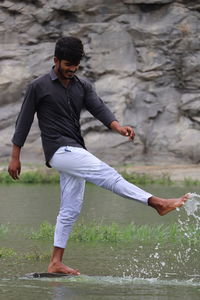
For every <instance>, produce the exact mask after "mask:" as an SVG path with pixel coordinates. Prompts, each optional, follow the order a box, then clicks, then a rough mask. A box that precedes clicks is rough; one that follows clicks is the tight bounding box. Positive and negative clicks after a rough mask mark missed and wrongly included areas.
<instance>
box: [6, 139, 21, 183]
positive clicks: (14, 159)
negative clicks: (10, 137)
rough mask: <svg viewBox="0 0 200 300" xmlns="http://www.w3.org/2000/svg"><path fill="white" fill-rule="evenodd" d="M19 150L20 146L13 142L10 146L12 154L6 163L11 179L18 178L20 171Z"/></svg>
mask: <svg viewBox="0 0 200 300" xmlns="http://www.w3.org/2000/svg"><path fill="white" fill-rule="evenodd" d="M20 151H21V148H20V147H19V146H17V145H15V144H13V148H12V156H11V160H10V163H9V165H8V173H9V175H10V176H11V177H12V178H13V179H15V180H16V179H19V175H20V173H21V163H20V159H19V157H20Z"/></svg>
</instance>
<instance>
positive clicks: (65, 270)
mask: <svg viewBox="0 0 200 300" xmlns="http://www.w3.org/2000/svg"><path fill="white" fill-rule="evenodd" d="M48 273H62V274H70V275H80V272H79V271H78V270H74V269H72V268H70V267H68V266H66V265H64V264H63V263H61V262H56V263H53V262H51V263H50V264H49V266H48Z"/></svg>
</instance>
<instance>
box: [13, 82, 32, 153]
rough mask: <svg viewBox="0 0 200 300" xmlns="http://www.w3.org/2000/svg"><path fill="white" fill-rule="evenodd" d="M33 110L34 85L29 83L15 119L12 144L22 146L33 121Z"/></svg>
mask: <svg viewBox="0 0 200 300" xmlns="http://www.w3.org/2000/svg"><path fill="white" fill-rule="evenodd" d="M35 112H36V93H35V90H34V86H33V85H32V84H30V85H29V86H28V88H27V91H26V94H25V97H24V101H23V104H22V107H21V110H20V113H19V115H18V118H17V121H16V125H15V133H14V136H13V138H12V142H13V144H15V145H17V146H19V147H23V145H24V143H25V141H26V138H27V135H28V133H29V131H30V128H31V125H32V123H33V119H34V115H35Z"/></svg>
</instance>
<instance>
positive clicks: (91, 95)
mask: <svg viewBox="0 0 200 300" xmlns="http://www.w3.org/2000/svg"><path fill="white" fill-rule="evenodd" d="M85 108H86V109H87V110H88V111H89V112H90V113H91V114H92V115H93V116H94V117H95V118H97V119H98V120H99V121H101V122H102V123H103V124H104V125H105V126H107V127H108V128H109V125H110V124H111V123H112V122H113V121H116V120H117V119H116V117H115V115H114V114H113V113H112V112H111V111H110V109H109V108H108V107H107V106H106V104H105V103H104V102H103V101H102V99H101V98H99V97H98V95H97V93H96V91H95V90H94V88H93V86H92V85H91V84H89V83H87V87H86V95H85Z"/></svg>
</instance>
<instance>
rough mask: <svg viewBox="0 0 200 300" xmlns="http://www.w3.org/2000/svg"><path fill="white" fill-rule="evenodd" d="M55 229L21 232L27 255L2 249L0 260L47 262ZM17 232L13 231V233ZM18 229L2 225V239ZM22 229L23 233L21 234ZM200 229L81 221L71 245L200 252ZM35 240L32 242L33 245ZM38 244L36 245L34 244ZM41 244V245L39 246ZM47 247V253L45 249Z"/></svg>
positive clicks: (48, 226) (45, 225) (47, 226)
mask: <svg viewBox="0 0 200 300" xmlns="http://www.w3.org/2000/svg"><path fill="white" fill-rule="evenodd" d="M54 229H55V226H54V225H51V224H50V223H48V222H47V221H45V222H43V223H41V224H40V225H39V227H38V229H37V230H31V229H26V230H25V229H23V230H22V229H18V230H19V231H20V233H21V238H22V239H23V237H24V239H29V240H30V245H29V250H28V251H26V250H25V251H24V252H21V251H20V252H19V253H18V252H16V250H15V249H12V248H5V247H0V260H1V259H9V258H13V257H15V258H16V259H21V260H24V259H25V260H29V261H48V260H49V259H50V255H51V249H50V248H51V245H52V241H53V235H54ZM13 230H14V231H13ZM15 230H16V228H13V227H12V226H11V225H1V226H0V233H1V237H3V235H5V236H6V237H7V236H8V235H9V234H11V235H13V232H14V234H16V231H15ZM21 230H22V232H21ZM199 235H200V228H199V226H196V225H195V224H187V226H186V227H184V228H183V226H181V225H180V224H179V223H174V224H170V225H164V224H162V225H151V226H149V225H136V224H128V225H124V226H121V225H118V224H116V223H113V224H103V223H101V222H99V223H97V222H91V223H88V224H87V223H85V222H83V221H82V222H78V223H77V224H75V226H74V228H73V231H72V233H71V235H70V240H69V242H73V243H77V244H78V243H83V244H88V246H89V245H90V246H91V245H92V244H91V243H95V244H94V245H96V243H98V244H103V245H104V246H105V245H106V244H107V245H110V244H111V245H112V247H113V246H117V245H118V246H120V247H121V246H122V245H126V246H127V245H130V246H131V245H140V246H141V247H142V246H145V247H153V249H154V248H155V245H160V246H161V247H162V248H163V249H165V248H166V247H168V246H169V245H173V246H174V247H177V249H180V248H184V249H199V247H200V241H199ZM31 240H32V242H31ZM36 241H37V243H35V242H36ZM38 242H39V243H38ZM43 248H45V250H42V249H43Z"/></svg>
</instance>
